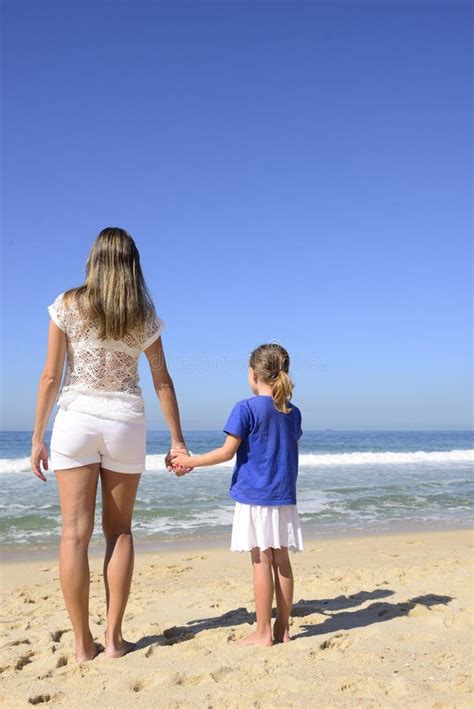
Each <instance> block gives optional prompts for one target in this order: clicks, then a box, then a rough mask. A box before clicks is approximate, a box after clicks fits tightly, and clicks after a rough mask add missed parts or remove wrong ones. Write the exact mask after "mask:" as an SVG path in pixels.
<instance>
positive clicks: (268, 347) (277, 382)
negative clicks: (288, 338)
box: [249, 343, 294, 414]
mask: <svg viewBox="0 0 474 709" xmlns="http://www.w3.org/2000/svg"><path fill="white" fill-rule="evenodd" d="M249 364H250V366H251V368H252V369H253V370H254V372H256V374H257V375H258V376H259V377H260V379H261V380H262V381H263V382H265V384H268V385H269V386H271V388H272V397H273V404H274V406H275V408H276V409H277V410H278V411H281V412H282V413H284V414H288V413H290V411H291V409H290V408H289V407H288V402H289V400H290V399H291V397H292V394H293V388H294V384H293V382H292V381H291V379H290V376H289V369H290V355H289V354H288V352H287V351H286V350H285V348H284V347H282V346H281V345H278V344H276V343H269V344H265V345H260V346H259V347H257V348H256V349H255V350H254V351H253V352H252V354H251V355H250V361H249Z"/></svg>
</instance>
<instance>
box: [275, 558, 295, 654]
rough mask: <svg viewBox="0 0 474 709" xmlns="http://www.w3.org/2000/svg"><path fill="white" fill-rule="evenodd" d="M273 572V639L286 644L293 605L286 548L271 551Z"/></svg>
mask: <svg viewBox="0 0 474 709" xmlns="http://www.w3.org/2000/svg"><path fill="white" fill-rule="evenodd" d="M273 570H274V572H275V597H276V605H277V616H276V620H275V624H274V626H273V637H274V639H275V642H278V643H286V642H288V640H289V639H290V635H289V621H290V614H291V608H292V605H293V570H292V568H291V562H290V557H289V556H288V549H287V547H282V548H281V549H274V550H273Z"/></svg>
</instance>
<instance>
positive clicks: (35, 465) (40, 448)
mask: <svg viewBox="0 0 474 709" xmlns="http://www.w3.org/2000/svg"><path fill="white" fill-rule="evenodd" d="M30 462H31V469H32V471H33V472H34V474H35V475H36V477H37V478H39V479H40V480H43V481H44V482H46V480H47V479H46V478H45V476H44V474H43V471H42V470H41V465H40V463H41V462H42V463H43V468H44V469H45V470H48V449H47V448H46V446H45V444H44V442H43V441H42V442H41V443H33V445H32V446H31V459H30Z"/></svg>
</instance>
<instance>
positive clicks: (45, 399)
mask: <svg viewBox="0 0 474 709" xmlns="http://www.w3.org/2000/svg"><path fill="white" fill-rule="evenodd" d="M66 342H67V341H66V333H65V332H63V331H62V330H61V328H59V327H58V326H57V325H56V324H55V323H54V322H53V320H51V321H50V323H49V331H48V351H47V354H46V363H45V365H44V368H43V371H42V373H41V377H40V380H39V385H38V395H37V401H36V412H35V423H34V429H33V436H32V439H31V467H32V470H33V472H34V474H35V475H36V476H37V477H38V478H39V479H40V480H44V481H46V478H45V476H44V475H43V472H42V470H41V465H40V463H41V462H42V463H43V467H44V469H45V470H48V449H47V448H46V446H45V444H44V440H43V439H44V432H45V429H46V426H47V423H48V420H49V417H50V415H51V410H52V408H53V406H54V402H55V401H56V395H57V393H58V389H59V387H60V385H61V377H62V373H63V368H64V357H65V355H66V346H67V345H66Z"/></svg>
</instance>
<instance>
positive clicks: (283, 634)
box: [273, 621, 291, 643]
mask: <svg viewBox="0 0 474 709" xmlns="http://www.w3.org/2000/svg"><path fill="white" fill-rule="evenodd" d="M273 639H274V640H275V642H276V643H289V642H290V640H291V638H290V632H289V628H288V626H286V628H282V627H281V626H280V625H278V622H277V621H275V624H274V626H273Z"/></svg>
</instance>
